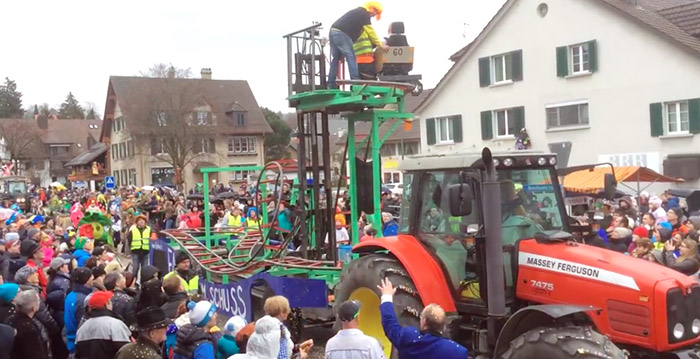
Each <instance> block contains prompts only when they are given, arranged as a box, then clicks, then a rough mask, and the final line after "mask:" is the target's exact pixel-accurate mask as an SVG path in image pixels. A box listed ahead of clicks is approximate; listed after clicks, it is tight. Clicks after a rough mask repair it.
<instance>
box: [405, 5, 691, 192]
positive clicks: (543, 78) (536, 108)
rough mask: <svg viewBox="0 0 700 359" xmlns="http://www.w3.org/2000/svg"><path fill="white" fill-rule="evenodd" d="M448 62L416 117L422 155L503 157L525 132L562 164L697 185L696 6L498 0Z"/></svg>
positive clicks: (535, 143) (536, 144)
mask: <svg viewBox="0 0 700 359" xmlns="http://www.w3.org/2000/svg"><path fill="white" fill-rule="evenodd" d="M451 60H453V61H454V65H453V66H452V68H451V69H450V70H449V71H448V72H447V74H446V75H445V76H444V77H443V79H442V80H441V81H440V83H439V84H438V85H437V87H436V88H435V89H434V90H433V91H432V92H431V93H430V95H429V96H428V97H427V98H426V100H425V101H423V102H422V103H421V104H420V105H419V106H418V107H417V109H416V110H415V112H416V115H417V116H418V117H419V118H420V121H424V122H425V125H424V126H423V125H421V127H420V128H421V150H422V152H423V153H449V152H457V151H468V150H477V151H478V150H480V149H481V148H482V147H484V146H488V147H490V148H492V149H495V150H510V149H513V148H514V144H515V136H516V135H517V133H518V132H520V130H521V129H523V128H525V129H526V130H527V132H528V133H529V136H530V138H531V143H532V148H533V149H536V150H543V151H555V152H557V153H559V154H560V160H561V161H562V162H563V164H565V165H568V166H571V165H579V164H590V163H597V162H613V163H614V164H616V165H642V166H646V167H649V168H651V169H654V170H656V171H658V172H661V173H664V174H667V175H670V176H674V177H683V178H685V179H686V180H687V182H686V183H685V184H684V185H686V186H695V187H697V186H698V182H697V180H698V178H699V177H700V2H697V1H695V0H586V1H580V0H507V1H506V2H505V4H504V5H503V7H502V8H501V9H500V10H499V11H498V13H497V14H496V15H495V17H494V18H493V19H492V20H491V21H490V22H489V24H488V25H487V26H486V27H485V28H484V30H483V31H482V32H481V34H479V36H477V38H476V39H475V40H474V41H473V42H472V43H470V44H469V45H468V46H466V47H465V48H463V49H461V50H459V51H458V52H457V53H455V54H454V55H453V56H452V57H451ZM567 153H568V155H567ZM567 157H568V160H567Z"/></svg>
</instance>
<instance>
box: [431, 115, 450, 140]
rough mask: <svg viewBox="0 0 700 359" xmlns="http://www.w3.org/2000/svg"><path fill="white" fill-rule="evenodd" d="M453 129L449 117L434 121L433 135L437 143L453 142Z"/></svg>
mask: <svg viewBox="0 0 700 359" xmlns="http://www.w3.org/2000/svg"><path fill="white" fill-rule="evenodd" d="M453 131H454V128H453V126H452V121H451V120H450V118H449V117H440V118H436V119H435V134H436V135H437V143H449V142H453V141H454V132H453Z"/></svg>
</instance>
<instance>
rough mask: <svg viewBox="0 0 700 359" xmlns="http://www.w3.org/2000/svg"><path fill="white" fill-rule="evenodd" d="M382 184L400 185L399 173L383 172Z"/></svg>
mask: <svg viewBox="0 0 700 359" xmlns="http://www.w3.org/2000/svg"><path fill="white" fill-rule="evenodd" d="M384 183H401V172H384Z"/></svg>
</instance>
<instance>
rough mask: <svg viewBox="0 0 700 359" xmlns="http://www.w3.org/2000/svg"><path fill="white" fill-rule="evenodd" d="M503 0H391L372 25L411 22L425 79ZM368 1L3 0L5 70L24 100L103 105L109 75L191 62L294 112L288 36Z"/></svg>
mask: <svg viewBox="0 0 700 359" xmlns="http://www.w3.org/2000/svg"><path fill="white" fill-rule="evenodd" d="M503 2H504V0H460V1H450V0H432V1H421V2H418V1H416V2H413V1H405V0H384V1H382V4H383V6H384V14H383V16H382V19H381V21H378V22H377V21H375V22H374V26H375V29H376V30H377V33H378V35H379V36H380V37H383V36H385V35H386V30H387V28H388V25H389V23H390V22H392V21H404V23H405V25H406V35H407V37H408V41H409V43H410V44H411V45H413V46H415V47H416V52H415V65H414V71H413V73H415V74H422V75H423V79H424V80H423V83H424V85H425V87H426V88H431V87H433V86H435V85H436V84H437V82H438V81H439V80H440V78H441V77H442V76H443V75H444V74H445V72H446V71H447V70H448V69H449V67H450V65H451V62H450V61H449V60H448V57H449V56H450V55H451V54H452V53H454V52H455V51H457V50H458V49H459V48H461V47H462V46H464V45H466V44H467V43H469V42H470V41H471V40H472V39H473V38H474V37H475V36H476V35H478V33H479V32H480V31H481V29H482V28H483V27H484V26H485V25H486V23H487V22H488V21H489V20H490V19H491V17H492V16H493V15H494V14H495V13H496V11H498V9H499V8H500V6H501V5H502V4H503ZM361 4H362V2H361V1H347V0H325V1H323V0H297V1H289V0H271V1H260V0H258V1H241V0H234V1H223V0H221V1H214V0H199V1H179V0H169V1H160V0H158V1H156V0H148V1H133V0H121V1H116V2H107V1H95V0H89V1H82V0H80V1H73V0H64V1H55V0H46V1H33V0H21V1H5V0H2V1H0V14H2V18H3V19H2V28H3V30H2V32H3V34H2V42H1V45H0V46H2V47H1V48H2V55H0V78H2V79H4V78H5V77H9V78H10V79H12V80H15V81H17V84H18V89H19V91H21V92H22V93H23V94H24V97H23V105H24V106H25V108H26V107H27V106H29V105H30V104H35V103H39V104H41V103H45V102H46V103H49V104H50V105H52V106H56V107H58V105H59V104H60V103H61V102H63V100H64V99H65V97H66V95H67V94H68V92H69V91H72V92H73V94H74V95H75V96H76V97H77V98H78V100H79V101H80V102H81V103H83V104H85V103H88V102H92V103H94V104H95V105H96V106H97V109H98V112H99V113H100V114H101V113H102V111H103V110H104V104H105V96H106V92H107V83H108V80H109V76H110V75H121V76H133V75H138V74H139V72H140V71H144V70H146V69H148V67H150V66H151V65H153V64H155V63H160V62H164V63H172V64H173V65H175V66H178V67H184V68H188V67H189V68H191V69H192V72H193V74H194V75H196V76H199V72H200V69H201V68H203V67H210V68H212V72H213V78H214V79H236V80H248V82H249V83H250V85H251V87H252V89H253V92H254V94H255V97H256V98H257V100H258V103H259V104H260V105H261V106H266V107H270V108H272V109H274V110H279V111H283V112H287V111H289V109H288V108H287V103H286V101H285V97H286V95H287V92H286V91H287V90H286V89H287V88H286V86H287V84H286V71H287V70H286V47H285V42H284V40H283V39H282V36H283V35H285V34H287V33H290V32H293V31H295V30H298V29H301V28H304V27H306V26H308V25H311V23H312V21H320V22H322V23H323V24H324V30H323V36H324V37H327V36H328V34H327V32H328V29H329V28H330V25H331V24H332V23H333V22H334V21H335V20H336V19H337V18H338V17H340V16H341V15H343V14H344V13H345V12H346V11H348V10H350V9H352V8H354V7H357V6H360V5H361Z"/></svg>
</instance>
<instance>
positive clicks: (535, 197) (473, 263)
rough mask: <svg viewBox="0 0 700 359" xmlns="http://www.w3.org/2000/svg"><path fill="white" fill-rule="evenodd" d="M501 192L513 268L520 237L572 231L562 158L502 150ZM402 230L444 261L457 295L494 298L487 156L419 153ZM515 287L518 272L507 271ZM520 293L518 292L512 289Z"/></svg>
mask: <svg viewBox="0 0 700 359" xmlns="http://www.w3.org/2000/svg"><path fill="white" fill-rule="evenodd" d="M494 164H495V165H496V174H497V179H498V182H499V186H500V189H501V200H500V207H501V213H502V215H501V216H502V218H501V219H500V221H499V222H500V223H501V232H502V237H501V238H502V247H503V254H504V264H505V266H506V268H510V267H511V263H512V260H513V258H512V256H513V254H514V245H515V243H516V241H518V240H520V239H525V238H533V237H534V236H535V234H536V233H539V232H544V231H550V230H556V231H566V230H568V227H567V221H566V218H565V217H564V213H565V212H564V205H563V198H562V194H561V191H560V190H559V184H558V182H557V176H556V172H555V167H554V166H555V165H556V156H555V155H553V154H545V153H536V152H527V151H523V152H519V153H517V154H513V153H508V154H503V155H499V154H494ZM403 165H404V166H405V168H404V169H405V171H406V172H405V174H404V197H403V198H404V201H403V202H402V208H401V214H400V216H401V220H400V223H401V228H400V232H401V233H405V234H409V235H412V236H414V237H415V238H418V239H419V240H420V241H421V242H423V244H424V245H426V246H427V247H428V248H429V249H430V250H431V251H432V252H433V253H434V255H435V256H436V257H437V258H438V259H439V260H440V261H441V262H442V265H443V266H444V268H445V269H446V270H447V273H448V275H449V283H450V284H451V286H452V292H453V294H454V297H455V298H456V299H457V300H459V301H464V302H474V303H480V302H482V298H485V297H486V294H485V293H484V290H485V282H484V280H485V268H486V266H485V264H484V238H485V232H484V213H482V212H483V211H482V208H483V202H485V201H487V200H488V199H485V198H483V196H482V189H481V184H482V182H483V181H484V168H483V162H482V160H481V155H480V154H458V155H446V156H429V157H422V158H421V157H416V158H412V159H408V160H406V161H404V164H403ZM505 276H506V284H507V287H508V288H510V289H512V287H513V277H514V275H513V271H511V270H506V271H505ZM506 292H507V294H508V293H512V290H510V291H509V290H507V291H506Z"/></svg>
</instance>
